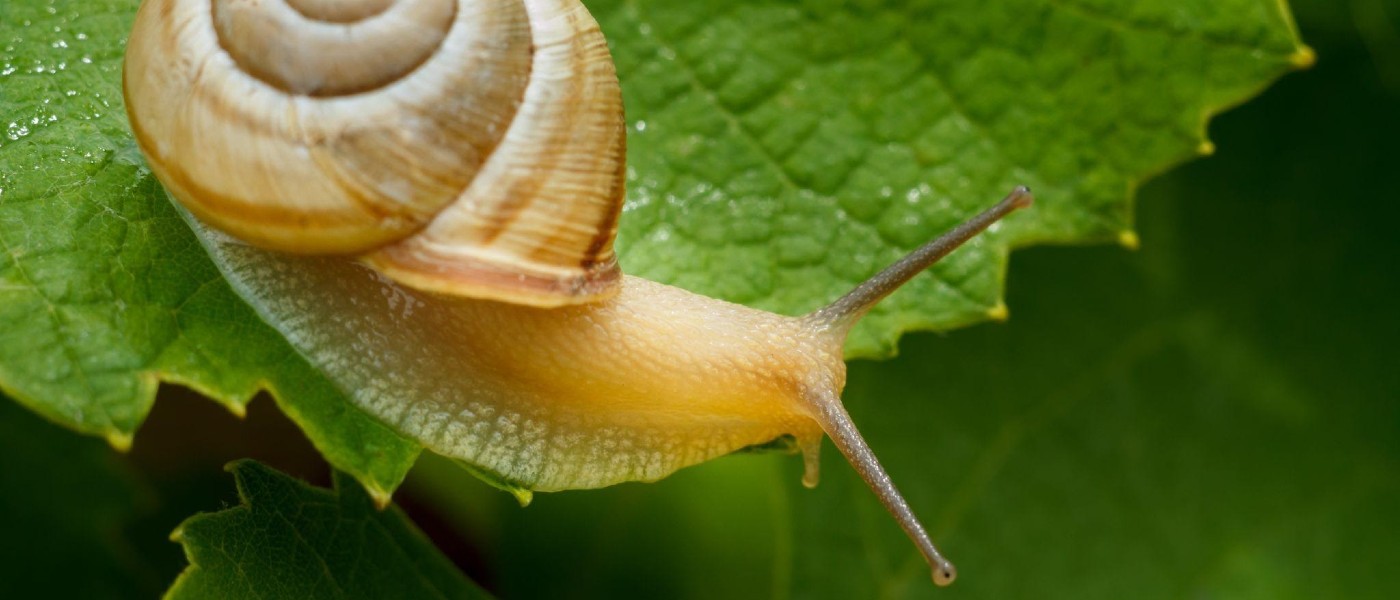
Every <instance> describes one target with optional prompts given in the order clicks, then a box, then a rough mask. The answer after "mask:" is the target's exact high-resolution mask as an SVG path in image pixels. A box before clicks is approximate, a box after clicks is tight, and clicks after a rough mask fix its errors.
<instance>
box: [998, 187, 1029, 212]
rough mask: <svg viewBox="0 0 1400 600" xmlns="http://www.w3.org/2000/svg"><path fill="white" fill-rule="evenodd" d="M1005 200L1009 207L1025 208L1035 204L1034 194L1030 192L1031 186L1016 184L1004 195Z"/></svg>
mask: <svg viewBox="0 0 1400 600" xmlns="http://www.w3.org/2000/svg"><path fill="white" fill-rule="evenodd" d="M1005 202H1006V203H1007V204H1009V205H1010V206H1011V208H1027V207H1029V206H1030V205H1032V204H1035V195H1033V194H1031V188H1029V187H1026V186H1024V185H1018V186H1016V188H1015V189H1013V190H1011V193H1010V194H1008V195H1007V196H1006V200H1005Z"/></svg>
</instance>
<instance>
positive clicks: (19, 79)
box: [0, 0, 419, 498]
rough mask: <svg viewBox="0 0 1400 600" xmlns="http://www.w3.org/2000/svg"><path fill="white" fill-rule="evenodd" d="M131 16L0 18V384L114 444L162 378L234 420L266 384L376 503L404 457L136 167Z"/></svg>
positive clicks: (11, 8)
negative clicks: (2, 128) (128, 86)
mask: <svg viewBox="0 0 1400 600" xmlns="http://www.w3.org/2000/svg"><path fill="white" fill-rule="evenodd" d="M136 5H137V2H135V1H134V0H115V1H114V0H107V1H99V2H75V1H66V0H55V1H48V2H41V1H34V0H22V1H17V2H6V3H5V4H4V6H3V7H0V15H3V16H0V86H3V87H0V116H3V118H4V120H5V121H6V123H5V125H7V127H8V129H7V131H6V135H5V136H4V137H2V138H0V332H3V333H0V389H3V390H5V391H6V392H8V393H9V394H10V395H12V396H13V397H14V398H15V399H17V400H19V401H20V402H21V403H23V404H25V405H26V406H28V407H30V408H31V409H33V410H35V411H37V412H39V413H40V414H43V415H44V416H45V417H48V418H49V419H51V420H54V421H56V422H59V423H62V424H65V425H67V426H69V427H72V428H74V429H76V430H78V431H82V432H85V433H91V434H96V435H101V436H104V437H106V438H107V439H108V440H109V441H110V442H111V443H112V444H113V445H114V446H116V447H118V448H124V447H126V446H129V445H130V444H131V440H132V436H133V434H134V433H135V431H136V428H137V427H138V426H139V425H140V424H141V421H142V420H143V419H144V418H145V416H146V414H147V413H148V412H149V411H150V407H151V402H152V401H153V400H154V396H155V390H156V386H157V385H158V384H159V383H160V382H161V381H166V382H173V383H179V384H183V385H186V386H189V387H192V388H195V389H196V390H198V391H200V392H202V393H203V394H205V395H207V396H209V397H211V398H213V399H215V400H217V401H219V402H221V403H223V404H224V405H225V406H227V407H228V408H229V409H230V410H232V411H234V412H235V413H237V414H242V412H243V411H244V405H245V404H246V403H247V402H248V400H249V399H251V398H252V396H253V394H254V393H255V392H256V391H257V390H258V389H260V388H266V389H269V390H270V391H272V392H273V393H274V397H276V398H277V399H278V401H279V404H280V405H281V407H282V409H283V410H284V411H286V412H287V413H288V414H289V415H290V416H291V417H292V418H293V419H294V420H296V421H297V422H298V423H299V424H300V425H301V426H302V428H303V430H304V431H305V432H306V433H307V436H308V437H309V438H311V440H312V442H313V443H314V444H315V445H316V446H317V448H318V449H320V450H321V452H322V453H323V454H324V455H325V456H326V457H327V459H328V460H330V461H331V462H332V463H333V464H335V465H336V466H337V467H338V468H341V469H343V470H346V471H348V472H350V473H353V474H355V476H356V477H357V478H359V479H360V480H361V481H363V482H364V483H365V484H366V485H367V486H368V487H369V488H370V489H371V490H374V491H375V494H377V495H379V496H380V497H382V498H387V494H388V493H389V492H391V491H392V490H393V489H394V488H395V487H397V485H398V483H399V482H400V481H402V479H403V477H404V474H405V473H406V472H407V470H408V468H409V467H410V466H411V465H412V463H413V459H414V458H415V457H416V456H417V453H418V451H419V446H418V445H417V444H415V443H413V442H411V441H409V440H406V439H404V438H402V437H400V436H399V435H398V434H396V433H394V432H393V431H391V430H389V429H388V428H387V427H385V426H384V425H382V424H380V423H379V422H378V421H376V420H374V419H372V418H370V417H369V416H367V415H366V414H365V413H363V412H361V411H359V410H358V409H355V408H354V407H353V406H352V405H350V404H349V403H347V402H345V400H344V397H343V395H342V394H341V393H340V392H339V391H338V390H337V389H336V388H335V387H334V386H332V385H331V384H330V383H329V382H328V381H327V380H326V379H325V378H324V377H322V376H321V375H320V374H318V373H317V372H316V371H315V370H313V369H312V368H311V367H310V366H309V365H308V364H307V363H306V362H305V361H304V360H302V359H301V357H300V356H298V355H297V354H296V352H295V351H293V350H292V348H291V347H290V346H288V345H287V344H286V342H284V341H283V340H282V338H281V336H280V335H278V334H277V332H275V331H273V330H272V329H271V328H269V327H267V326H266V325H264V324H263V323H262V322H261V321H260V320H258V318H257V315H256V314H255V313H254V312H253V311H252V310H251V309H249V307H248V306H247V305H246V304H244V303H243V302H242V301H241V300H239V299H238V297H237V296H235V295H234V294H233V292H232V291H231V290H230V288H229V286H228V285H227V284H226V283H225V282H224V281H223V279H222V278H221V277H220V276H219V274H218V271H217V270H216V269H214V266H213V265H212V264H211V263H210V262H209V260H208V258H207V257H206V256H205V255H204V252H203V251H202V249H201V248H200V247H199V243H198V242H197V241H196V240H195V237H194V235H193V234H192V233H190V231H189V228H188V227H186V226H185V225H184V223H183V222H182V221H181V220H180V218H179V217H178V216H177V215H176V213H175V211H174V210H173V208H172V207H171V206H170V205H169V204H168V203H167V202H166V200H165V195H164V193H163V192H162V191H161V190H160V187H159V186H158V185H157V184H156V183H155V180H154V179H153V178H152V177H151V175H150V172H149V171H148V170H147V169H146V168H145V166H144V162H143V161H142V159H141V156H140V154H139V152H138V151H137V150H136V148H135V142H134V141H133V140H132V138H131V133H130V131H129V129H128V126H127V122H126V114H125V112H124V109H123V108H122V103H121V57H122V51H123V48H124V45H125V36H126V33H127V31H128V30H129V29H130V26H131V18H132V16H133V15H134V13H135V9H136Z"/></svg>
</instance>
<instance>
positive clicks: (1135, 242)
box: [1118, 231, 1142, 250]
mask: <svg viewBox="0 0 1400 600" xmlns="http://www.w3.org/2000/svg"><path fill="white" fill-rule="evenodd" d="M1118 245H1119V246H1122V247H1124V248H1126V249H1128V250H1137V249H1138V248H1139V247H1141V246H1142V240H1141V239H1140V238H1138V234H1137V232H1136V231H1121V232H1119V233H1118Z"/></svg>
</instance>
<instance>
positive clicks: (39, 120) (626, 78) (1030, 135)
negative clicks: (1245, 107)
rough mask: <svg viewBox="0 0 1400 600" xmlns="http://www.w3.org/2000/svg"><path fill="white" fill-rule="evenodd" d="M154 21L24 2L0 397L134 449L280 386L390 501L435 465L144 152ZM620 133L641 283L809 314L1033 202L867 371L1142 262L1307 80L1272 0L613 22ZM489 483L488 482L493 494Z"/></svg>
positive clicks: (16, 32)
mask: <svg viewBox="0 0 1400 600" xmlns="http://www.w3.org/2000/svg"><path fill="white" fill-rule="evenodd" d="M135 5H136V2H134V1H133V0H105V1H99V2H76V1H72V0H20V1H18V2H7V3H5V6H4V8H3V10H4V11H5V15H4V17H5V18H4V19H0V41H3V43H4V46H3V53H2V54H0V78H3V79H0V81H3V85H4V88H3V89H4V90H5V91H4V95H3V96H0V114H3V115H6V117H7V119H8V121H7V122H6V126H7V130H6V135H5V137H4V138H3V139H0V249H3V251H4V254H3V255H0V326H2V327H0V330H3V331H4V332H5V335H6V338H4V339H3V340H0V341H3V342H4V343H0V388H3V389H5V390H7V391H8V392H10V393H11V394H12V395H13V396H15V397H16V398H17V399H19V400H20V401H21V402H23V403H24V404H26V405H27V406H30V407H31V408H33V409H35V410H37V411H38V412H40V413H41V414H44V415H45V416H47V417H48V418H50V419H52V420H55V421H57V422H60V423H65V424H68V425H70V426H72V427H74V428H76V429H79V430H81V431H85V432H90V433H96V434H100V435H104V436H106V437H107V438H108V439H109V440H111V441H112V442H113V443H114V444H115V445H117V446H119V447H121V446H124V445H126V444H128V443H129V442H130V439H131V436H132V435H133V432H134V431H135V429H136V427H137V426H138V425H139V424H140V422H141V420H142V419H143V418H144V416H145V415H146V413H147V412H148V411H149V408H150V402H151V398H152V394H153V392H154V389H155V387H156V385H157V384H158V382H160V381H170V382H178V383H182V384H185V385H189V386H191V387H194V388H196V389H198V390H200V391H202V392H204V393H206V394H208V395H210V396H211V397H214V398H216V399H218V400H220V401H221V402H224V403H225V404H226V405H228V406H229V407H230V408H231V409H232V410H235V411H241V410H242V408H241V407H242V405H243V403H244V402H246V401H247V399H248V398H249V397H250V396H251V395H252V394H253V393H254V392H255V391H256V390H257V389H259V388H260V387H266V388H269V389H271V390H272V391H273V392H274V395H275V396H276V397H277V398H278V399H279V402H280V403H281V405H282V406H283V408H284V410H286V411H287V412H288V413H289V414H291V415H292V417H293V418H294V419H295V420H297V422H298V423H300V424H301V426H302V427H303V428H304V429H305V430H306V431H307V433H308V436H309V437H310V438H311V439H312V440H313V442H314V443H315V444H316V446H317V447H318V448H319V449H321V451H322V452H323V453H325V454H326V456H327V457H328V458H329V459H330V460H331V461H332V462H333V463H334V464H335V465H336V466H337V467H339V468H341V469H344V470H346V471H347V472H350V473H353V474H354V475H355V476H356V477H357V478H359V479H360V480H361V481H364V482H365V483H366V484H367V485H368V486H369V487H370V488H371V489H372V490H375V493H376V494H377V495H379V496H380V497H381V498H383V497H386V496H387V494H388V492H390V491H391V490H392V489H393V488H394V487H395V485H397V482H398V481H399V480H400V479H401V478H402V476H403V473H404V472H405V471H406V469H407V468H408V467H409V465H410V464H411V463H412V459H413V457H414V456H416V454H417V452H418V445H417V444H416V443H415V442H413V441H411V440H407V439H404V438H402V437H400V435H399V434H397V433H395V432H394V431H392V430H390V429H389V428H388V427H385V426H383V425H381V424H380V423H379V422H378V421H376V420H374V419H372V418H370V417H368V416H367V415H366V414H365V413H363V412H362V411H360V410H359V409H357V408H355V407H354V405H353V404H351V403H347V402H345V401H344V397H343V395H341V394H340V393H339V392H338V391H337V390H336V389H335V387H334V386H332V385H330V384H329V383H327V382H326V380H325V379H324V378H323V377H320V376H319V375H318V374H317V373H316V372H315V371H314V370H313V369H311V368H310V367H308V366H307V365H306V363H305V361H303V360H302V359H301V358H300V357H299V356H298V355H297V354H296V353H295V352H293V351H292V350H291V349H290V348H288V347H287V345H286V344H285V343H284V342H283V341H282V340H281V339H279V337H278V336H277V335H276V334H275V333H273V332H272V331H271V330H269V329H268V328H267V327H266V326H264V325H263V324H262V323H261V322H260V321H259V320H258V319H257V318H256V316H254V313H253V311H251V310H249V308H248V307H247V306H246V305H244V304H242V303H241V302H240V301H239V300H238V299H237V298H235V297H234V296H233V295H232V294H230V292H229V287H228V286H227V285H226V283H225V282H224V281H222V280H221V279H220V278H219V276H218V275H217V273H216V271H215V270H214V269H213V267H212V265H211V264H210V263H209V261H208V259H207V258H206V257H205V256H204V255H203V254H202V253H201V252H200V251H199V249H198V247H197V245H196V244H195V242H194V239H193V237H192V236H191V235H190V234H189V232H188V230H187V229H186V228H184V227H183V226H182V225H181V224H180V223H179V222H178V220H177V219H176V218H175V217H174V213H173V211H172V210H171V208H170V207H169V206H167V205H166V203H164V202H163V201H162V200H161V197H160V196H161V195H160V194H159V192H158V189H157V185H156V184H155V182H154V180H153V179H152V177H151V175H150V173H149V172H148V171H147V170H146V169H145V168H144V167H143V166H142V163H141V159H140V157H139V155H138V153H137V152H136V151H135V150H134V146H133V143H132V141H131V139H130V135H129V132H128V129H127V126H126V124H125V120H124V117H123V109H122V106H121V95H120V91H119V89H120V88H119V83H120V82H119V76H120V58H121V49H122V45H123V37H124V35H125V33H126V31H127V30H128V27H129V23H130V19H131V15H132V13H133V10H134V8H135ZM589 6H590V8H591V9H592V10H593V11H594V12H595V13H596V14H597V16H598V18H599V21H600V22H601V24H602V25H603V28H604V30H605V32H606V33H607V35H608V36H609V39H610V43H611V46H612V48H613V51H614V54H615V57H616V61H617V63H618V67H619V72H620V75H621V77H622V80H623V86H624V90H625V91H624V94H625V95H626V102H627V105H628V110H629V112H628V119H629V123H630V130H629V148H630V152H629V160H630V166H629V169H628V178H629V190H630V191H629V197H628V203H627V206H626V207H625V211H626V215H625V216H624V218H623V230H622V232H621V237H620V240H619V245H620V248H621V251H622V256H623V260H624V263H625V265H626V267H627V269H628V270H629V271H630V272H633V273H636V274H641V275H644V276H648V277H651V278H654V279H657V280H660V281H663V282H668V283H674V284H677V285H680V286H683V287H686V288H688V289H692V290H695V291H699V292H703V293H708V294H712V295H715V296H718V297H722V298H726V299H730V300H735V301H739V302H743V303H746V304H751V305H755V306H759V307H763V308H766V309H770V310H774V311H778V312H784V313H790V314H795V313H800V312H804V311H807V310H811V309H813V308H815V307H817V306H819V305H821V304H823V303H825V302H827V301H830V300H831V299H834V298H835V297H836V296H837V295H838V294H840V293H842V292H844V291H845V290H846V289H848V288H849V287H851V286H853V285H854V284H855V283H856V282H857V281H859V280H861V279H863V278H865V277H867V276H869V275H870V274H872V273H873V272H874V271H876V270H877V269H878V268H880V267H882V266H883V265H885V264H887V263H888V262H890V261H891V260H893V259H894V258H895V257H897V256H898V255H899V254H901V253H902V252H903V251H904V250H907V249H908V248H910V247H912V246H914V245H916V244H918V243H920V242H922V241H924V240H926V239H928V238H930V237H932V236H934V235H935V234H937V233H938V232H940V231H941V230H943V229H945V228H946V227H948V226H950V225H951V224H953V223H955V222H957V221H958V220H960V219H962V218H964V217H965V216H966V215H968V214H969V213H971V212H973V211H974V210H976V209H977V208H980V207H982V206H984V205H986V204H987V203H989V202H990V201H992V200H993V199H995V198H997V197H999V196H1000V195H1001V194H1002V193H1004V192H1005V191H1006V190H1007V189H1009V188H1010V187H1011V186H1012V185H1014V184H1020V183H1025V184H1029V185H1031V186H1032V187H1035V188H1037V192H1038V193H1039V196H1040V198H1041V201H1040V203H1039V204H1038V208H1037V210H1036V211H1035V213H1034V217H1033V218H1024V219H1018V220H1017V221H1015V222H1009V223H1007V224H1006V226H1005V227H1002V228H999V229H997V230H995V231H992V232H989V233H988V234H987V235H986V236H984V237H982V238H980V239H979V240H978V241H976V242H974V243H973V244H971V245H970V246H969V247H968V248H966V249H964V250H963V251H960V252H958V253H956V254H955V255H954V256H952V257H951V258H950V259H949V260H947V261H945V263H943V264H941V265H940V266H939V267H938V268H936V269H934V270H933V272H932V273H931V274H930V275H928V276H923V277H921V278H919V279H918V280H917V281H916V282H914V283H913V284H911V286H909V288H908V289H906V290H904V291H902V292H900V293H899V294H897V295H895V296H894V297H892V298H891V299H890V300H889V301H887V302H886V303H885V304H883V305H882V306H881V307H880V309H879V310H878V311H877V312H876V313H874V314H872V315H871V316H870V317H869V318H867V319H866V321H865V322H863V324H862V325H861V327H860V328H859V329H858V330H857V332H856V333H855V335H854V336H853V338H852V341H851V343H850V345H849V346H848V353H849V354H850V355H852V356H874V355H886V354H889V353H891V352H892V350H893V348H894V342H895V340H896V338H897V337H898V335H899V334H900V333H901V332H904V331H908V330H911V329H922V328H939V329H944V328H949V327H953V326H956V325H961V324H967V323H972V322H976V321H980V320H984V319H986V318H988V317H1000V316H1004V314H1005V312H1006V311H1005V307H1004V305H1003V304H1002V302H1001V299H1000V296H1001V287H1002V280H1003V275H1004V270H1005V267H1006V257H1007V254H1008V253H1009V250H1010V248H1011V247H1012V246H1017V245H1027V244H1031V243H1035V242H1045V241H1053V242H1083V241H1093V240H1105V239H1119V240H1120V241H1125V242H1130V241H1131V240H1132V239H1134V237H1133V235H1132V234H1131V233H1130V227H1131V223H1130V213H1131V210H1130V204H1129V196H1130V194H1131V190H1132V188H1133V186H1134V185H1135V182H1136V181H1139V180H1140V179H1141V178H1143V177H1145V176H1147V175H1148V174H1151V173H1155V172H1158V171H1160V170H1162V169H1164V168H1166V167H1167V166H1169V165H1171V164H1173V163H1175V162H1177V161H1180V160H1182V159H1184V158H1185V157H1188V156H1190V155H1192V153H1193V152H1197V151H1199V150H1200V149H1201V148H1203V147H1204V146H1205V144H1206V142H1205V136H1204V118H1205V116H1206V115H1209V114H1210V113H1212V112H1213V111H1215V110H1218V109H1220V108H1221V107H1223V106H1227V105H1230V104H1233V103H1236V102H1240V101H1242V100H1243V99H1245V98H1247V97H1248V96H1249V95H1251V94H1252V93H1254V92H1255V91H1257V90H1259V89H1261V87H1262V86H1264V85H1265V84H1267V83H1268V82H1269V81H1271V80H1273V79H1274V78H1275V77H1277V76H1279V75H1280V74H1282V73H1284V72H1286V71H1287V70H1289V69H1290V68H1293V67H1295V66H1297V65H1299V64H1301V63H1304V62H1306V60H1307V58H1308V56H1309V54H1308V53H1307V51H1306V50H1305V49H1304V48H1302V47H1301V46H1300V45H1299V42H1298V40H1297V38H1296V36H1295V35H1294V33H1293V31H1292V27H1291V24H1290V21H1289V17H1288V14H1287V12H1286V9H1285V7H1284V6H1283V5H1282V4H1281V3H1279V2H1276V1H1273V0H1230V1H1225V2H1195V3H1188V4H1180V3H1167V2H1150V3H1135V4H1132V5H1121V4H1119V3H1113V2H1107V1H1095V2H1090V1H1089V0H1053V1H1048V0H1004V1H1003V2H998V3H996V4H994V5H990V6H989V5H987V4H986V3H982V2H973V1H971V0H963V1H958V2H942V3H924V2H898V1H890V2H874V3H862V4H858V5H854V6H852V5H849V3H839V2H817V1H813V2H803V3H794V2H780V1H773V0H768V1H758V2H740V1H737V0H710V1H707V2H703V3H673V2H643V1H639V0H632V1H615V0H614V1H609V0H594V1H591V2H589ZM481 466H483V467H485V468H486V469H487V470H490V469H491V468H492V465H481Z"/></svg>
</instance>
